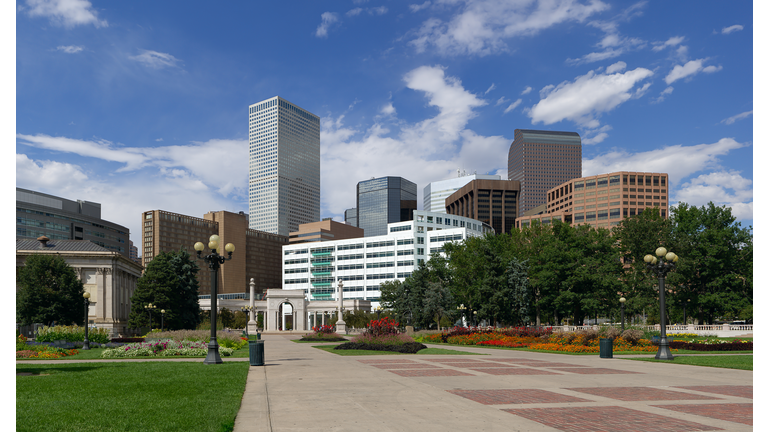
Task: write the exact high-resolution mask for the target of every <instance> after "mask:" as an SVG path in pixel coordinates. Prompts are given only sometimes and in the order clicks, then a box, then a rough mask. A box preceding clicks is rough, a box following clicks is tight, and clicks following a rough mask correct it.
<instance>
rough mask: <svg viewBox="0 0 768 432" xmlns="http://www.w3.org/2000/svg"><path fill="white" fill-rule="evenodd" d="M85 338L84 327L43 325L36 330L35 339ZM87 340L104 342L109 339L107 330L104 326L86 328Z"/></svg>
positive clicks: (71, 339) (41, 340)
mask: <svg viewBox="0 0 768 432" xmlns="http://www.w3.org/2000/svg"><path fill="white" fill-rule="evenodd" d="M84 338H85V328H84V327H80V326H53V327H48V326H43V327H40V328H39V329H38V330H37V333H36V334H35V341H37V342H54V341H57V340H65V341H67V342H77V341H80V342H82V341H83V340H84ZM88 341H89V342H96V343H100V344H105V343H108V342H109V341H110V338H109V330H107V329H104V328H98V327H97V328H92V327H91V328H88Z"/></svg>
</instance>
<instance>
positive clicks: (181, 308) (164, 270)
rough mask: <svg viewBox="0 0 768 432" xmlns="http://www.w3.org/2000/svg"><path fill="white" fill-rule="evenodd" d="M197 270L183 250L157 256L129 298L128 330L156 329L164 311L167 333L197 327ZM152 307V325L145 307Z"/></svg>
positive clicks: (198, 306) (198, 312)
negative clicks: (129, 328)
mask: <svg viewBox="0 0 768 432" xmlns="http://www.w3.org/2000/svg"><path fill="white" fill-rule="evenodd" d="M197 271H198V267H197V264H195V263H194V261H191V259H190V255H189V253H187V252H186V251H184V250H180V251H176V252H161V253H160V254H159V255H157V256H156V257H155V258H153V259H152V261H151V262H150V263H149V264H147V267H146V269H145V270H144V274H143V275H142V276H141V277H140V278H139V280H138V281H137V283H136V291H134V293H133V296H132V297H131V312H130V313H129V315H128V325H129V326H130V327H134V328H137V327H149V326H150V325H151V326H152V327H159V325H160V314H159V312H160V310H161V309H165V310H166V313H165V326H166V328H167V329H169V330H179V329H193V328H196V327H197V325H198V324H199V323H200V319H201V317H200V305H199V303H198V284H197ZM150 303H152V304H153V305H154V306H155V307H156V309H155V310H153V311H152V323H150V322H149V313H148V312H147V310H146V309H145V306H146V305H148V304H150Z"/></svg>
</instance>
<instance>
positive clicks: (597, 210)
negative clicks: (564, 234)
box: [515, 171, 669, 228]
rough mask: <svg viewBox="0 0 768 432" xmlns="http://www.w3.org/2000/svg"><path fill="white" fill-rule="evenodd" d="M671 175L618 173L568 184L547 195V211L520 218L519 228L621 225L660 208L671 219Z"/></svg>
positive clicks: (580, 179)
mask: <svg viewBox="0 0 768 432" xmlns="http://www.w3.org/2000/svg"><path fill="white" fill-rule="evenodd" d="M668 198H669V175H667V174H666V173H647V172H633V171H618V172H612V173H608V174H600V175H596V176H589V177H581V178H577V179H573V180H570V181H567V182H565V183H563V184H561V185H558V186H557V187H554V188H552V189H549V190H548V191H547V201H546V209H545V210H543V211H541V212H540V213H538V214H530V215H526V216H522V217H518V218H517V220H516V222H515V224H516V227H517V228H523V227H526V226H530V224H531V222H532V221H539V222H540V223H542V224H548V223H551V222H552V221H553V220H559V221H561V222H568V223H571V224H573V225H582V224H590V225H592V226H594V227H598V228H610V227H613V226H616V225H618V224H619V223H620V222H621V220H622V219H624V218H626V217H631V216H635V215H638V214H640V213H642V212H643V210H645V209H647V208H653V207H657V208H659V210H660V212H661V216H662V217H664V218H666V217H669V199H668Z"/></svg>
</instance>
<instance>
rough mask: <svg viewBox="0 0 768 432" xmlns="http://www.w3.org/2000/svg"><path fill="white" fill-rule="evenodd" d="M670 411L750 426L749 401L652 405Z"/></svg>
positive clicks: (750, 410)
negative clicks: (741, 402)
mask: <svg viewBox="0 0 768 432" xmlns="http://www.w3.org/2000/svg"><path fill="white" fill-rule="evenodd" d="M653 406H655V407H658V408H664V409H668V410H672V411H677V412H683V413H688V414H696V415H700V416H704V417H710V418H714V419H718V420H726V421H732V422H736V423H743V424H745V425H750V426H752V404H751V403H743V404H740V403H728V404H696V405H653Z"/></svg>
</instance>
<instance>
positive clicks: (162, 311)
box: [160, 309, 165, 331]
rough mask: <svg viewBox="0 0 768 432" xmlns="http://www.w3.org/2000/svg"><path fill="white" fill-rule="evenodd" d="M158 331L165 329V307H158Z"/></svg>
mask: <svg viewBox="0 0 768 432" xmlns="http://www.w3.org/2000/svg"><path fill="white" fill-rule="evenodd" d="M160 331H165V309H160Z"/></svg>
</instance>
